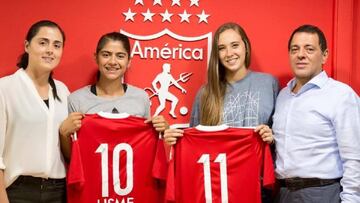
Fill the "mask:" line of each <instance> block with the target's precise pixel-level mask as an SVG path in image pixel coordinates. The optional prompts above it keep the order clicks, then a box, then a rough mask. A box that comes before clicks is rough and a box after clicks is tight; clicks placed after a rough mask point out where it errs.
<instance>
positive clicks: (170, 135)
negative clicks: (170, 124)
mask: <svg viewBox="0 0 360 203" xmlns="http://www.w3.org/2000/svg"><path fill="white" fill-rule="evenodd" d="M183 133H184V131H183V130H180V129H167V130H165V132H164V140H165V143H166V144H167V145H169V146H172V145H174V144H176V141H177V139H178V138H179V137H182V136H183Z"/></svg>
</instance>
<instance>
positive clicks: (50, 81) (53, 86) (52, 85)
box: [49, 72, 61, 102]
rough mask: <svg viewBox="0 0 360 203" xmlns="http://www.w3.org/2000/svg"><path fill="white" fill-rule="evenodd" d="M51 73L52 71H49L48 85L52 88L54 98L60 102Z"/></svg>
mask: <svg viewBox="0 0 360 203" xmlns="http://www.w3.org/2000/svg"><path fill="white" fill-rule="evenodd" d="M52 74H53V73H52V72H51V73H50V75H49V84H50V87H51V88H52V93H53V95H54V99H57V100H58V101H60V102H61V99H60V97H59V95H58V93H57V91H56V85H55V81H54V79H53V77H52Z"/></svg>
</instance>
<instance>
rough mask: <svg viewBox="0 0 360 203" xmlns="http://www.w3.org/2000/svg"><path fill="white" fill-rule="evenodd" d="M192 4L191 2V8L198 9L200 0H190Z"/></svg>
mask: <svg viewBox="0 0 360 203" xmlns="http://www.w3.org/2000/svg"><path fill="white" fill-rule="evenodd" d="M190 1H191V2H190V7H191V6H194V5H195V6H197V7H199V0H190Z"/></svg>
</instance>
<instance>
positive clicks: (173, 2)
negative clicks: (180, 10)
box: [171, 0, 181, 7]
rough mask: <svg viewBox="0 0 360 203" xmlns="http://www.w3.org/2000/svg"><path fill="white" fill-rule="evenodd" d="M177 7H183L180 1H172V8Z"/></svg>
mask: <svg viewBox="0 0 360 203" xmlns="http://www.w3.org/2000/svg"><path fill="white" fill-rule="evenodd" d="M175 5H178V6H179V7H180V6H181V4H180V0H172V3H171V6H175Z"/></svg>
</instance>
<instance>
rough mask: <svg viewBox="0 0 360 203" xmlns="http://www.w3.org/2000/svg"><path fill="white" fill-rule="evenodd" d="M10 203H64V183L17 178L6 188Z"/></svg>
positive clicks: (32, 178)
mask: <svg viewBox="0 0 360 203" xmlns="http://www.w3.org/2000/svg"><path fill="white" fill-rule="evenodd" d="M6 192H7V195H8V198H9V201H10V203H66V181H65V178H63V179H51V178H49V179H44V178H35V177H32V176H19V177H18V178H17V179H16V181H15V182H14V183H13V184H11V185H10V186H9V187H8V188H6Z"/></svg>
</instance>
